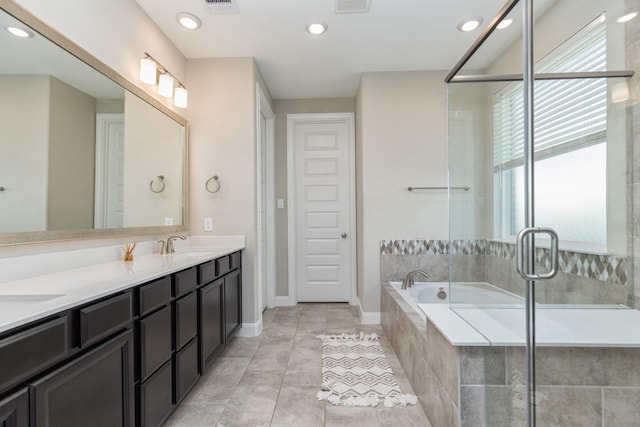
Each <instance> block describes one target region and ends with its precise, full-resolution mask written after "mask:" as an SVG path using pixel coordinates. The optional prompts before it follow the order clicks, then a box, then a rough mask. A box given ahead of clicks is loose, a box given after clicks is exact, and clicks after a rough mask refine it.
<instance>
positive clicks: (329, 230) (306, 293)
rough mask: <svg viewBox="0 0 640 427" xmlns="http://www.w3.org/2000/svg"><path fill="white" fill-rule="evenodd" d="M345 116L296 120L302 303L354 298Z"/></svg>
mask: <svg viewBox="0 0 640 427" xmlns="http://www.w3.org/2000/svg"><path fill="white" fill-rule="evenodd" d="M350 135H351V130H350V122H349V121H347V120H339V119H338V120H334V121H317V122H313V121H311V122H296V123H295V127H294V135H293V136H294V147H295V148H294V150H295V175H296V176H295V186H296V189H295V197H296V204H297V206H296V248H295V250H296V276H297V281H296V282H297V297H298V301H300V302H348V301H349V300H350V296H351V289H352V283H351V262H352V260H351V246H350V240H351V239H352V236H351V235H350V234H351V230H350V224H351V196H352V195H351V176H350V168H351V166H350V165H351V161H352V159H351V149H350V145H349V144H350Z"/></svg>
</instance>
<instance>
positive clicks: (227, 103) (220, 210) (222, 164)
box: [187, 58, 269, 323]
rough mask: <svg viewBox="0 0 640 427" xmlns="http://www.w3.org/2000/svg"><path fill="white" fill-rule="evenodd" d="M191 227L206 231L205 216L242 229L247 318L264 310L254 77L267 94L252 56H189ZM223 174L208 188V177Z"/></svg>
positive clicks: (226, 229) (219, 229) (224, 231)
mask: <svg viewBox="0 0 640 427" xmlns="http://www.w3.org/2000/svg"><path fill="white" fill-rule="evenodd" d="M187 77H188V81H189V90H190V94H189V97H190V99H189V116H188V118H189V122H190V130H189V132H190V147H189V165H190V174H189V175H190V182H189V197H190V202H189V208H190V211H189V215H190V217H189V229H190V232H191V234H192V235H206V234H208V232H207V233H205V231H204V227H203V219H204V218H212V219H213V232H212V233H211V234H213V235H238V234H241V235H244V236H245V238H246V250H245V251H244V256H243V259H242V262H243V271H242V285H243V316H244V319H243V321H244V322H247V323H254V322H256V321H257V320H258V318H259V314H260V311H259V310H258V308H257V303H258V301H257V300H258V297H257V291H258V289H257V287H256V286H254V283H256V278H255V277H254V273H255V263H256V259H255V255H256V253H255V245H256V197H257V194H256V191H257V190H256V83H259V84H261V86H262V90H263V92H264V93H265V94H266V96H267V97H269V95H268V93H269V92H268V89H267V88H266V85H264V83H263V80H262V77H261V76H260V75H259V73H258V72H257V68H256V67H255V63H254V60H253V59H252V58H225V59H197V60H189V61H188V66H187ZM213 175H218V176H219V177H220V184H221V188H220V191H218V192H217V193H213V194H210V193H208V192H207V191H206V190H205V187H204V185H205V182H206V181H207V180H208V179H209V178H210V177H211V176H213Z"/></svg>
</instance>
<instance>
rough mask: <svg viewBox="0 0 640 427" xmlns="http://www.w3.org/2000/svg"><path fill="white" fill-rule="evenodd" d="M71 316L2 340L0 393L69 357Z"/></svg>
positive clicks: (0, 349)
mask: <svg viewBox="0 0 640 427" xmlns="http://www.w3.org/2000/svg"><path fill="white" fill-rule="evenodd" d="M69 347H70V344H69V325H68V320H67V317H66V316H65V317H61V318H58V319H54V320H50V321H48V322H46V323H43V324H42V325H39V326H34V327H33V328H30V329H27V330H26V331H23V332H20V333H17V334H15V335H12V336H9V337H7V338H4V339H2V340H0V392H1V391H2V390H6V389H7V388H9V387H11V386H12V385H13V384H16V383H18V382H19V381H21V380H24V379H26V378H28V377H29V376H31V375H33V374H35V373H37V372H38V371H40V370H42V369H44V368H46V367H47V366H50V365H52V364H54V363H55V362H57V361H59V360H60V359H62V358H64V357H65V356H67V354H68V353H69Z"/></svg>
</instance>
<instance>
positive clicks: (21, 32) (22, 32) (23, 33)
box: [7, 27, 33, 39]
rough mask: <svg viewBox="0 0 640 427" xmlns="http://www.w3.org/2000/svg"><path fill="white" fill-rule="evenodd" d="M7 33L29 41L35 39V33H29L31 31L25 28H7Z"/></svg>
mask: <svg viewBox="0 0 640 427" xmlns="http://www.w3.org/2000/svg"><path fill="white" fill-rule="evenodd" d="M7 31H9V32H10V33H11V34H13V35H14V36H17V37H22V38H23V39H29V38H31V37H33V33H32V32H31V31H29V30H26V29H24V28H18V27H7Z"/></svg>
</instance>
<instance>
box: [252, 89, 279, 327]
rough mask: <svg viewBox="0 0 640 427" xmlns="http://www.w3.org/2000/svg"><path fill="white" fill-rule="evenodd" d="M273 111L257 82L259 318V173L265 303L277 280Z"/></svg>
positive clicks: (259, 288)
mask: <svg viewBox="0 0 640 427" xmlns="http://www.w3.org/2000/svg"><path fill="white" fill-rule="evenodd" d="M261 115H262V116H264V117H265V119H266V129H265V135H266V147H265V154H266V159H265V164H266V170H265V171H263V170H262V150H261V144H262V138H261V135H262V130H261V127H262V120H260V116H261ZM274 121H275V114H274V112H273V109H272V108H271V105H270V104H269V101H268V99H267V97H266V96H265V94H264V92H263V91H262V88H261V87H260V85H259V84H258V83H256V271H255V273H254V278H255V279H256V280H255V283H256V284H257V285H258V286H256V293H257V298H256V303H257V311H256V313H259V318H260V319H262V306H263V301H262V258H263V254H262V225H263V224H262V197H261V188H262V185H261V180H262V176H263V175H264V176H265V177H266V195H265V198H264V199H265V200H266V204H267V206H266V209H265V221H266V234H267V236H266V239H267V242H266V247H267V253H266V262H267V266H266V271H267V274H266V276H267V277H266V280H267V304H266V305H267V307H275V299H276V296H275V295H276V292H275V286H276V285H275V283H276V268H275V267H276V263H275V252H276V239H275V229H276V225H275V206H274V202H275V178H274V173H275V154H274V153H275V123H274Z"/></svg>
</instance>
